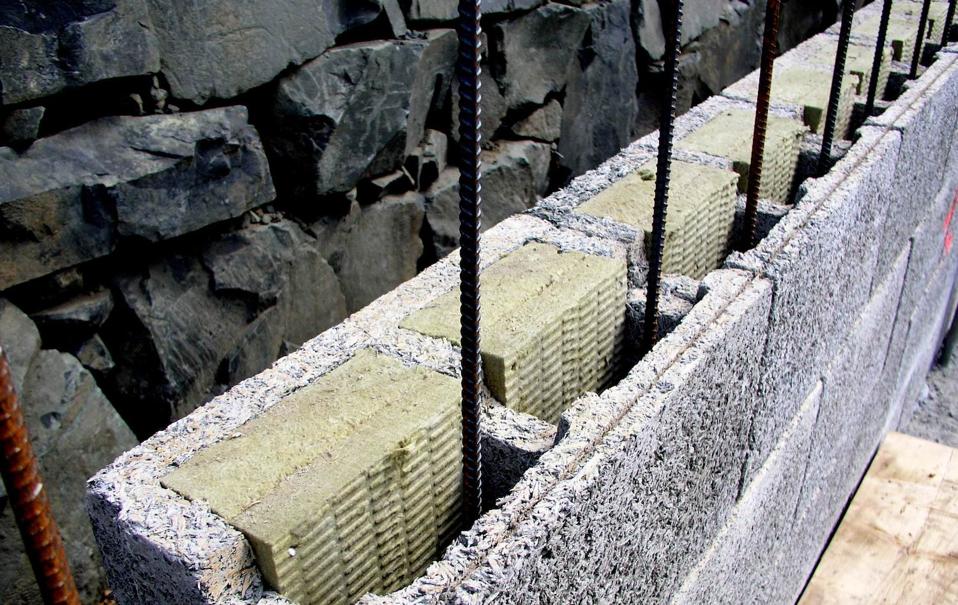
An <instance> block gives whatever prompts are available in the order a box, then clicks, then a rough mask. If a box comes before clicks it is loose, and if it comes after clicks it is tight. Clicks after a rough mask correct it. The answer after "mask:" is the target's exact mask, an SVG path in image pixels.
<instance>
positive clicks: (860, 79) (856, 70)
mask: <svg viewBox="0 0 958 605" xmlns="http://www.w3.org/2000/svg"><path fill="white" fill-rule="evenodd" d="M837 52H838V38H835V37H832V36H818V37H815V38H812V39H810V40H809V41H808V42H807V43H806V44H805V45H803V46H801V47H799V48H797V49H795V50H793V51H791V52H789V53H788V54H786V55H784V56H783V57H782V58H781V59H780V60H779V62H778V63H776V68H777V67H778V65H779V64H781V65H785V66H800V65H801V64H805V65H812V66H815V67H819V68H822V69H831V68H832V66H833V65H834V64H835V55H836V53H837ZM874 58H875V47H874V45H865V44H850V45H849V46H848V57H847V58H846V60H845V68H846V69H845V71H846V72H847V73H848V74H849V76H850V77H851V79H852V80H851V81H852V85H853V87H854V89H855V94H856V95H858V96H865V95H867V94H868V84H869V81H870V80H871V77H870V76H871V71H872V61H873V60H874ZM891 58H892V50H891V46H888V47H886V51H885V52H883V53H882V59H881V63H880V65H879V69H878V98H879V99H880V98H882V95H883V94H884V92H885V89H886V88H887V87H888V76H889V73H890V72H891Z"/></svg>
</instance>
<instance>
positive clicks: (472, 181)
mask: <svg viewBox="0 0 958 605" xmlns="http://www.w3.org/2000/svg"><path fill="white" fill-rule="evenodd" d="M481 19H482V7H481V0H460V2H459V20H458V22H457V25H456V32H457V34H458V36H459V55H458V59H457V61H456V76H457V78H458V79H459V139H460V142H459V243H460V246H461V250H460V264H459V279H460V293H459V305H460V322H461V327H460V330H461V336H462V487H463V514H464V515H465V519H466V521H467V522H471V521H474V520H475V519H477V518H478V517H479V515H480V513H481V511H482V447H481V442H480V434H479V422H480V413H481V407H482V355H481V351H480V339H479V315H480V304H479V303H480V300H479V229H480V226H481V221H482V185H481V180H482V164H481V160H480V153H481V152H482V146H481V143H482V134H481V132H480V129H481V127H482V122H481V116H480V114H481V110H480V107H479V105H480V102H481V100H482V96H481V94H480V86H481V85H480V82H479V78H480V76H481V74H482V67H481V66H480V61H481V50H482V25H481V23H480V21H481Z"/></svg>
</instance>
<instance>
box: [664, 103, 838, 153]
mask: <svg viewBox="0 0 958 605" xmlns="http://www.w3.org/2000/svg"><path fill="white" fill-rule="evenodd" d="M826 94H827V93H826ZM754 124H755V112H754V111H749V110H744V109H731V110H728V111H723V112H722V113H720V114H719V115H717V116H716V117H714V118H712V119H711V120H710V121H709V122H707V123H706V124H705V125H703V126H702V127H701V128H699V129H697V130H696V131H694V132H692V133H691V134H689V135H688V136H687V137H685V138H684V139H682V140H681V141H679V143H678V146H679V147H681V148H683V149H688V150H689V151H698V152H702V153H708V154H710V155H714V156H719V157H726V158H729V159H730V160H732V161H733V162H738V163H744V164H747V163H748V162H750V161H751V156H752V131H753V128H754ZM806 130H807V128H806V127H805V125H804V124H802V123H801V122H799V121H798V120H793V119H790V118H783V117H779V116H774V115H770V116H769V117H768V134H767V135H766V141H767V142H766V154H768V152H769V150H770V149H771V148H773V147H774V146H775V145H780V144H782V143H784V142H786V141H789V140H796V139H799V138H801V136H802V135H803V134H804V133H805V132H806ZM766 157H767V155H766Z"/></svg>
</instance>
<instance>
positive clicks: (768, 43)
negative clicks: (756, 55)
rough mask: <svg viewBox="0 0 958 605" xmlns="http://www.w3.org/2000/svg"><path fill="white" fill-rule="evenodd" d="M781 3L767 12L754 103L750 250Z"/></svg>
mask: <svg viewBox="0 0 958 605" xmlns="http://www.w3.org/2000/svg"><path fill="white" fill-rule="evenodd" d="M781 13H782V0H768V5H767V6H766V8H765V33H764V34H763V36H762V65H761V68H760V71H759V79H758V95H757V97H756V100H755V128H754V130H753V131H752V157H751V162H750V164H749V168H748V188H747V190H746V197H745V220H744V229H742V239H743V245H742V246H741V247H742V248H743V249H747V248H751V247H752V246H754V245H755V243H756V238H757V237H758V194H759V191H760V190H761V186H762V163H763V161H764V160H765V134H766V132H767V130H768V110H769V106H770V105H771V103H772V75H773V71H774V68H775V56H776V55H777V54H778V22H779V19H780V17H781Z"/></svg>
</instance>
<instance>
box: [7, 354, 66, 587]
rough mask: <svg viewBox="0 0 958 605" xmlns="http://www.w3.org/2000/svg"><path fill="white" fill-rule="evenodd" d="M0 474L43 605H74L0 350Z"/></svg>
mask: <svg viewBox="0 0 958 605" xmlns="http://www.w3.org/2000/svg"><path fill="white" fill-rule="evenodd" d="M0 455H2V459H0V474H2V475H3V484H4V486H6V489H7V499H8V500H9V501H10V508H11V510H12V511H13V517H14V519H16V522H17V528H19V530H20V536H21V537H22V538H23V545H24V549H25V550H26V554H27V558H28V559H29V560H30V565H31V566H32V567H33V573H34V575H35V576H36V578H37V583H38V584H39V586H40V595H41V596H42V597H43V602H44V603H46V604H47V605H53V604H57V605H79V603H80V597H79V596H78V595H77V589H76V585H75V584H74V582H73V575H72V574H71V573H70V565H69V564H68V563H67V556H66V552H65V551H64V549H63V541H62V539H61V538H60V530H59V529H57V525H56V522H55V521H54V520H53V515H52V513H51V512H50V502H49V500H48V499H47V492H46V490H45V489H44V487H43V481H41V479H40V471H39V468H38V467H37V459H36V457H35V456H34V455H33V448H32V447H31V446H30V438H29V436H28V435H27V427H26V425H25V424H24V421H23V412H22V411H21V410H20V404H19V402H18V401H17V395H16V393H15V392H14V389H13V379H12V378H11V376H10V367H9V365H8V364H7V357H6V354H5V353H4V351H3V349H2V348H0Z"/></svg>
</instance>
